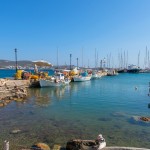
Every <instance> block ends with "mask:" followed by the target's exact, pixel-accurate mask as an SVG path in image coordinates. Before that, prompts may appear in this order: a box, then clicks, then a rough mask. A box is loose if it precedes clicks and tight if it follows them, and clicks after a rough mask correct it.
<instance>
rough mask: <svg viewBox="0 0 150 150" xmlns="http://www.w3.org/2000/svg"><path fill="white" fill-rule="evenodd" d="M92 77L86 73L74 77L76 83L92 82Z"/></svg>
mask: <svg viewBox="0 0 150 150" xmlns="http://www.w3.org/2000/svg"><path fill="white" fill-rule="evenodd" d="M91 77H92V76H91V75H89V74H88V73H87V72H86V71H85V72H83V73H80V75H76V76H74V77H73V80H74V82H84V81H89V80H91Z"/></svg>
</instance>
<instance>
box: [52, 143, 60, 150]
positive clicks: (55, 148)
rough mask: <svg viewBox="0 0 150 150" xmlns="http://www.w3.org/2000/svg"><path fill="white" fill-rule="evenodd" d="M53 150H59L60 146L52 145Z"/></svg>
mask: <svg viewBox="0 0 150 150" xmlns="http://www.w3.org/2000/svg"><path fill="white" fill-rule="evenodd" d="M53 150H61V146H60V145H57V144H55V145H54V147H53Z"/></svg>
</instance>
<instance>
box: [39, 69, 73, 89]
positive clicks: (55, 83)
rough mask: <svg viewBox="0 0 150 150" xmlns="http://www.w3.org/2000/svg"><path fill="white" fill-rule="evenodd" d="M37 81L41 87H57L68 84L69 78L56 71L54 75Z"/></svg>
mask: <svg viewBox="0 0 150 150" xmlns="http://www.w3.org/2000/svg"><path fill="white" fill-rule="evenodd" d="M39 82H40V86H41V87H50V86H52V87H59V86H65V85H68V84H69V83H70V82H71V80H70V79H68V78H66V79H65V78H64V74H63V73H60V72H58V73H57V74H56V75H55V76H54V77H51V78H46V79H40V80H39Z"/></svg>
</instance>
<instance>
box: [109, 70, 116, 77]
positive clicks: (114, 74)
mask: <svg viewBox="0 0 150 150" xmlns="http://www.w3.org/2000/svg"><path fill="white" fill-rule="evenodd" d="M116 75H118V72H117V71H116V70H114V69H110V70H108V71H107V76H116Z"/></svg>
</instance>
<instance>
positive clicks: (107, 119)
mask: <svg viewBox="0 0 150 150" xmlns="http://www.w3.org/2000/svg"><path fill="white" fill-rule="evenodd" d="M98 120H99V121H111V120H112V119H111V118H104V117H103V118H98Z"/></svg>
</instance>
